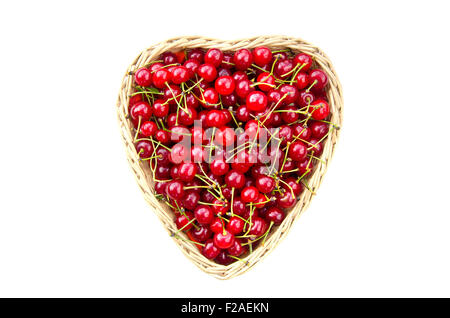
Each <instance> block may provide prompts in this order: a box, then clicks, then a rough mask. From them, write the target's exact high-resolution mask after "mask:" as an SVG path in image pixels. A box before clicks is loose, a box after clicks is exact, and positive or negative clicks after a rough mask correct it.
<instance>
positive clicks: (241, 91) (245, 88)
mask: <svg viewBox="0 0 450 318" xmlns="http://www.w3.org/2000/svg"><path fill="white" fill-rule="evenodd" d="M254 90H255V88H254V87H252V82H250V81H249V80H247V79H243V80H240V81H239V82H237V84H236V94H237V95H238V96H239V97H240V98H246V97H247V96H248V94H250V93H251V92H253V91H254Z"/></svg>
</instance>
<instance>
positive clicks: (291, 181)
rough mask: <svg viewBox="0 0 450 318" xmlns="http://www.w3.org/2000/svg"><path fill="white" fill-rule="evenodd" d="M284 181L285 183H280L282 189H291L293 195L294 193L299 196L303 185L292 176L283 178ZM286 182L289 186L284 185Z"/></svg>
mask: <svg viewBox="0 0 450 318" xmlns="http://www.w3.org/2000/svg"><path fill="white" fill-rule="evenodd" d="M284 182H285V183H283V184H282V185H281V187H282V188H283V189H285V190H286V191H290V190H291V189H292V191H293V192H294V195H295V196H299V195H300V193H302V191H303V185H302V184H301V183H298V182H297V181H296V180H295V178H292V177H289V178H286V179H285V180H284ZM286 183H287V184H288V185H289V186H288V185H286Z"/></svg>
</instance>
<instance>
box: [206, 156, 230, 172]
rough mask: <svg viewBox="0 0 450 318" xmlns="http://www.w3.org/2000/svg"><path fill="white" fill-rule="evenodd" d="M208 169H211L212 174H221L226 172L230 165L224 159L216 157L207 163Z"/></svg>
mask: <svg viewBox="0 0 450 318" xmlns="http://www.w3.org/2000/svg"><path fill="white" fill-rule="evenodd" d="M209 169H210V170H211V172H212V174H213V175H216V176H223V175H224V174H226V173H227V172H228V170H229V169H230V166H229V165H228V163H226V162H225V160H223V159H221V158H217V159H214V160H213V161H212V162H211V164H210V165H209Z"/></svg>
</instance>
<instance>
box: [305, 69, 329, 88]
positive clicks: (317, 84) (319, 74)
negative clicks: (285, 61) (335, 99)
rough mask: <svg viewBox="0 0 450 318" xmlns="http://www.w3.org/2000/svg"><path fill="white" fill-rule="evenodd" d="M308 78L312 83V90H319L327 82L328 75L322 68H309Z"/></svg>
mask: <svg viewBox="0 0 450 318" xmlns="http://www.w3.org/2000/svg"><path fill="white" fill-rule="evenodd" d="M309 78H310V82H311V84H312V85H313V89H314V90H316V91H317V90H321V89H323V88H324V87H325V85H327V83H328V76H327V74H326V73H325V72H324V71H322V70H319V69H317V70H311V71H310V72H309Z"/></svg>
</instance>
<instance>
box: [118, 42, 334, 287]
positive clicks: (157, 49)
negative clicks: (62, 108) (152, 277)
mask: <svg viewBox="0 0 450 318" xmlns="http://www.w3.org/2000/svg"><path fill="white" fill-rule="evenodd" d="M258 46H267V47H269V48H271V49H274V50H277V49H291V50H292V51H293V52H304V53H307V54H309V55H311V56H312V57H313V60H314V62H315V64H316V66H318V67H320V68H321V69H322V70H324V71H325V72H326V73H327V75H328V78H329V84H328V91H327V95H328V99H329V104H330V107H331V113H332V115H331V122H332V123H333V124H334V126H335V127H338V128H337V129H333V130H332V131H331V133H330V134H329V136H328V138H327V139H326V141H325V144H324V151H323V153H322V155H321V159H322V160H323V162H318V163H317V168H316V169H315V171H314V173H313V174H312V175H311V176H310V177H309V180H308V183H309V186H310V188H311V190H312V192H310V191H307V190H306V191H303V193H302V194H301V197H300V199H299V201H298V203H297V204H296V206H295V207H294V208H293V209H292V210H291V211H290V212H289V213H287V215H286V218H285V220H284V221H283V223H282V224H281V225H280V226H278V228H276V229H275V230H274V231H273V232H272V233H271V234H270V236H269V237H268V238H267V240H266V241H265V243H264V244H263V245H260V246H258V247H257V248H256V249H255V250H254V251H253V253H251V254H250V255H248V256H246V257H245V258H244V259H243V262H239V261H238V262H234V263H232V264H230V265H228V266H224V265H219V264H217V263H215V262H213V261H210V260H208V259H206V258H205V257H204V256H203V255H202V254H201V253H200V251H199V250H198V248H197V247H196V246H195V245H194V244H193V243H191V242H187V241H183V240H182V239H178V238H176V237H174V241H175V243H176V244H177V245H178V246H179V248H180V249H181V251H182V252H183V253H184V254H185V255H186V256H187V257H188V258H189V259H190V260H191V261H192V262H193V263H194V264H195V265H196V266H198V267H199V268H200V269H202V270H203V271H204V272H206V273H208V274H210V275H212V276H214V277H216V278H219V279H229V278H231V277H234V276H237V275H240V274H242V273H244V272H246V271H248V270H249V269H250V268H252V267H253V266H254V265H255V264H256V263H258V262H259V261H260V260H261V259H262V258H263V257H264V256H266V255H267V254H268V253H269V252H270V251H272V250H273V249H274V248H275V247H276V246H277V244H278V243H279V242H280V241H281V240H282V239H283V238H285V237H286V235H287V234H288V232H289V230H290V229H291V227H292V225H293V223H294V221H295V220H296V219H298V217H299V216H300V215H301V214H302V212H303V211H305V210H306V208H307V207H308V205H309V203H310V202H311V199H312V197H313V194H314V193H316V191H317V189H318V187H319V185H320V183H321V182H322V179H323V176H324V174H325V172H326V169H327V165H328V163H329V161H330V159H331V157H332V155H333V152H334V149H335V145H336V142H337V140H338V136H339V128H340V127H341V123H342V107H343V100H342V89H341V85H340V83H339V80H338V77H337V75H336V73H335V71H334V69H333V66H332V64H331V62H330V60H329V59H328V57H327V56H326V55H325V54H324V53H323V52H322V51H321V50H320V49H319V48H317V47H315V46H314V45H312V44H309V43H307V42H305V41H303V40H301V39H297V38H290V37H286V36H260V37H254V38H249V39H242V40H233V41H222V40H216V39H210V38H204V37H198V36H190V37H179V38H173V39H170V40H167V41H164V42H161V43H158V44H155V45H153V46H151V47H150V48H148V49H146V50H144V51H143V52H141V53H140V54H139V55H138V56H137V58H136V59H135V60H134V61H133V63H132V64H131V65H130V67H129V68H128V70H127V72H126V74H125V76H124V78H123V81H122V85H121V88H120V93H119V98H118V101H117V114H118V120H119V125H120V131H121V134H122V138H123V141H124V143H125V148H126V152H127V157H128V161H129V163H130V166H131V169H132V170H133V172H134V175H135V177H136V180H137V183H138V185H139V187H140V188H141V190H142V192H143V194H144V197H145V199H146V200H147V202H148V203H149V204H150V206H151V207H153V209H154V211H155V213H156V214H157V216H158V217H159V219H160V220H161V222H162V223H163V225H164V227H165V228H166V229H167V231H168V232H169V234H172V233H174V232H176V231H177V228H176V225H175V223H174V217H173V212H172V211H170V209H169V208H168V207H167V206H166V205H165V204H164V203H161V202H160V201H158V200H157V199H156V198H155V196H154V187H153V182H152V180H151V172H150V169H149V167H148V164H147V165H145V164H144V163H142V162H141V161H139V157H138V154H137V152H136V150H135V147H134V145H133V134H132V129H133V125H132V123H131V121H130V120H129V119H128V103H129V96H130V94H131V93H132V89H133V86H132V85H133V75H132V74H133V72H134V71H135V70H137V69H138V68H140V67H142V66H144V65H146V64H148V63H149V62H151V61H153V60H155V59H157V58H158V57H159V55H160V54H161V53H163V52H166V51H179V50H183V49H189V48H205V49H209V48H219V49H221V50H223V51H236V50H238V49H241V48H248V49H251V48H255V47H258ZM182 235H185V234H184V233H182Z"/></svg>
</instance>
